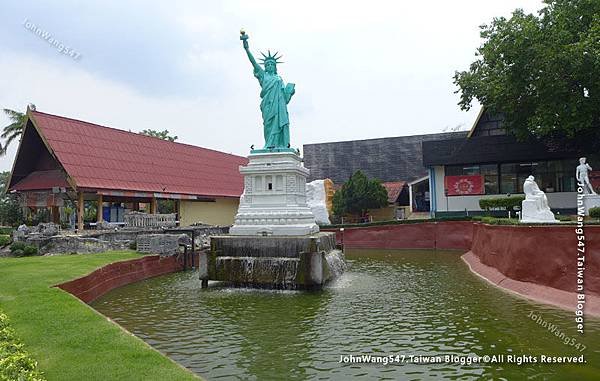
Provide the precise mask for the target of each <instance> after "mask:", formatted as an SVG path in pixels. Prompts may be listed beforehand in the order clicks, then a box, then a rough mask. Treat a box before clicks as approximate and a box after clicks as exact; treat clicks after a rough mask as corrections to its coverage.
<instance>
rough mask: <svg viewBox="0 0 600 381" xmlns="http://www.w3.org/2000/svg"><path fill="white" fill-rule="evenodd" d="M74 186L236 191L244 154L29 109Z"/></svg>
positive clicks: (222, 193) (195, 192)
mask: <svg viewBox="0 0 600 381" xmlns="http://www.w3.org/2000/svg"><path fill="white" fill-rule="evenodd" d="M31 116H32V118H33V120H34V123H35V125H36V126H37V127H38V129H39V131H40V133H41V134H42V136H43V137H44V138H45V140H46V141H47V142H48V145H49V146H50V148H51V149H52V151H53V152H54V154H55V155H56V157H57V158H58V161H59V162H60V163H61V164H62V166H63V168H64V169H65V170H66V171H67V173H68V174H69V176H70V177H71V178H72V179H73V181H75V184H76V185H77V187H78V188H93V189H118V190H126V191H142V192H161V193H177V194H190V195H198V196H225V197H239V196H240V195H241V194H242V191H243V189H244V184H243V177H242V176H241V175H240V173H239V168H238V167H239V166H240V165H245V164H246V163H247V159H246V158H244V157H241V156H236V155H231V154H227V153H223V152H219V151H214V150H210V149H206V148H201V147H195V146H192V145H188V144H181V143H175V142H169V141H165V140H161V139H158V138H153V137H149V136H144V135H140V134H137V133H133V132H127V131H123V130H118V129H114V128H109V127H104V126H99V125H97V124H93V123H88V122H83V121H79V120H75V119H70V118H65V117H61V116H56V115H51V114H46V113H42V112H39V111H31Z"/></svg>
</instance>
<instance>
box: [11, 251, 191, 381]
mask: <svg viewBox="0 0 600 381" xmlns="http://www.w3.org/2000/svg"><path fill="white" fill-rule="evenodd" d="M139 257H140V255H139V254H137V253H135V252H133V251H121V252H108V253H102V254H87V255H65V256H51V257H28V258H0V310H2V311H4V312H5V313H6V314H7V315H8V316H9V318H10V320H11V326H12V327H13V328H14V330H15V331H16V333H17V336H18V337H19V339H21V341H22V342H23V343H24V344H25V348H26V350H27V351H28V352H29V353H31V355H32V356H33V358H34V359H35V360H37V361H38V363H39V368H40V370H41V371H42V372H43V373H44V376H45V377H46V378H47V379H48V380H86V381H91V380H197V379H198V378H197V377H196V376H195V375H193V374H192V373H191V372H189V371H188V370H186V369H185V368H183V367H180V366H179V365H177V364H176V363H174V362H173V361H171V360H170V359H168V358H167V357H165V356H163V355H162V354H160V353H159V352H157V351H155V350H154V349H152V348H151V347H150V346H148V345H147V344H146V343H144V342H143V341H142V340H140V339H138V338H136V337H135V336H133V335H131V334H129V333H127V332H126V331H124V330H123V329H121V328H120V327H119V326H118V325H116V324H114V323H112V322H110V321H109V320H107V318H106V317H104V316H102V315H101V314H99V313H98V312H96V311H95V310H93V309H92V308H91V307H89V306H87V305H86V304H84V303H83V302H81V301H80V300H79V299H77V298H75V297H74V296H72V295H70V294H68V293H66V292H64V291H62V290H60V289H58V288H55V287H52V286H53V285H55V284H57V283H61V282H64V281H67V280H70V279H73V278H77V277H80V276H82V275H85V274H88V273H90V272H91V271H93V270H94V269H96V268H98V267H101V266H103V265H106V264H108V263H111V262H115V261H121V260H126V259H132V258H139Z"/></svg>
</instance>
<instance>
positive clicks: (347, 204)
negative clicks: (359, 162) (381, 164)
mask: <svg viewBox="0 0 600 381" xmlns="http://www.w3.org/2000/svg"><path fill="white" fill-rule="evenodd" d="M332 201H333V213H334V214H335V215H336V216H340V217H341V216H343V215H344V214H355V215H356V214H359V215H362V214H364V213H365V212H366V211H367V210H368V209H377V208H381V207H384V206H386V205H387V204H388V195H387V191H386V190H385V188H384V187H383V185H381V183H380V182H379V180H376V179H373V180H369V179H368V178H367V176H365V174H364V173H362V172H361V171H360V170H359V171H356V172H355V173H354V174H353V175H352V176H351V177H350V179H349V180H348V181H347V182H346V183H345V184H344V185H342V189H340V190H338V191H337V192H335V194H334V195H333V200H332Z"/></svg>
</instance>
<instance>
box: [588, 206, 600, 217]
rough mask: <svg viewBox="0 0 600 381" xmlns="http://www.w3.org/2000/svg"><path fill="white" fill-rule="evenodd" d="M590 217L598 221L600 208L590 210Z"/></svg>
mask: <svg viewBox="0 0 600 381" xmlns="http://www.w3.org/2000/svg"><path fill="white" fill-rule="evenodd" d="M590 217H592V218H596V219H600V207H595V208H590Z"/></svg>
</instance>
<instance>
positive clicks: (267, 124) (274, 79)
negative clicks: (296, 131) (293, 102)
mask: <svg viewBox="0 0 600 381" xmlns="http://www.w3.org/2000/svg"><path fill="white" fill-rule="evenodd" d="M240 40H242V41H243V43H244V50H246V54H248V59H250V62H251V63H252V67H253V68H254V76H255V77H256V78H257V79H258V83H260V87H261V92H260V97H261V98H262V100H261V102H260V111H261V112H262V118H263V127H264V135H265V147H264V148H265V149H274V148H289V147H290V119H289V116H288V111H287V104H288V103H289V102H290V99H292V95H294V93H295V92H296V90H295V89H294V84H293V83H288V84H287V85H284V83H283V80H282V79H281V77H280V76H278V75H277V64H278V63H281V62H279V61H278V60H279V58H281V56H279V57H277V53H275V54H274V55H271V51H269V52H268V55H264V54H263V53H261V54H262V56H263V58H262V61H263V65H264V69H263V68H262V67H260V65H259V64H258V63H257V62H256V60H255V59H254V56H253V55H252V53H250V50H249V48H248V35H247V34H246V32H245V31H244V30H243V29H242V30H241V31H240Z"/></svg>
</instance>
